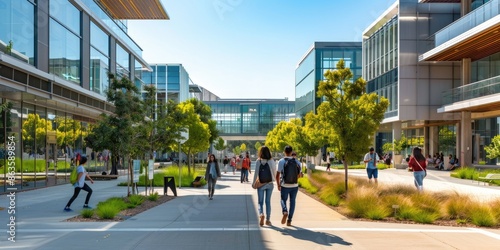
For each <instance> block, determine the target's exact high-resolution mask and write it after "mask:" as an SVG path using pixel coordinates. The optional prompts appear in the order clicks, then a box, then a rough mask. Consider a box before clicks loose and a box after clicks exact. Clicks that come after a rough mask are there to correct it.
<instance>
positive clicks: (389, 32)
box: [363, 17, 399, 118]
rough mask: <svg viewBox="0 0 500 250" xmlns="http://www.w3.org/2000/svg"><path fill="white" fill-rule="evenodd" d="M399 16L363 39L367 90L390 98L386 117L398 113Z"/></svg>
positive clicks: (364, 73)
mask: <svg viewBox="0 0 500 250" xmlns="http://www.w3.org/2000/svg"><path fill="white" fill-rule="evenodd" d="M398 39H399V38H398V18H397V17H394V18H392V19H391V20H390V21H388V22H387V23H386V24H385V25H384V26H382V27H381V28H380V29H379V30H378V31H376V32H375V33H374V34H373V35H371V36H370V37H369V38H368V39H364V40H363V58H364V64H363V76H364V77H365V80H366V81H367V92H368V93H371V92H375V93H377V94H378V95H379V96H383V97H385V98H387V99H388V100H389V107H388V108H387V111H386V112H385V118H388V117H393V116H397V115H398V99H399V97H398Z"/></svg>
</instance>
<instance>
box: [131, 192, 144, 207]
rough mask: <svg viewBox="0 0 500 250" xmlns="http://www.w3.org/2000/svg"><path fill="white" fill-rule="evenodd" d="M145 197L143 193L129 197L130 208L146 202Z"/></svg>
mask: <svg viewBox="0 0 500 250" xmlns="http://www.w3.org/2000/svg"><path fill="white" fill-rule="evenodd" d="M144 200H145V198H144V196H142V195H139V194H134V195H131V196H129V197H128V203H129V204H128V205H127V206H128V208H134V207H137V206H139V205H141V204H142V203H143V202H144Z"/></svg>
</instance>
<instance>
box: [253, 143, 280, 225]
mask: <svg viewBox="0 0 500 250" xmlns="http://www.w3.org/2000/svg"><path fill="white" fill-rule="evenodd" d="M258 156H259V158H258V159H257V161H256V162H255V174H254V176H253V182H252V183H255V182H256V181H257V179H259V182H260V183H265V184H264V185H263V186H261V187H259V188H257V197H258V202H259V220H260V221H259V224H260V226H263V225H264V211H263V205H264V196H265V201H266V225H268V226H271V195H272V193H273V189H274V184H273V182H275V181H276V177H275V176H276V165H275V163H274V160H273V159H272V157H271V152H270V150H269V148H268V147H266V146H262V147H260V149H259V154H258Z"/></svg>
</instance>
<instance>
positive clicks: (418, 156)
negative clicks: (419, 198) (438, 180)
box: [363, 147, 427, 191]
mask: <svg viewBox="0 0 500 250" xmlns="http://www.w3.org/2000/svg"><path fill="white" fill-rule="evenodd" d="M404 160H405V161H406V162H407V163H408V167H409V168H410V169H412V170H413V178H414V184H415V187H416V188H417V189H418V190H419V191H423V181H424V178H425V177H426V176H427V159H426V158H425V156H424V155H423V154H422V150H421V149H420V148H419V147H415V148H414V149H413V154H412V155H409V156H408V157H407V158H406V159H404ZM363 161H364V163H365V166H366V173H367V175H368V181H369V182H370V183H371V182H372V179H373V180H374V182H375V184H376V183H377V178H378V168H377V163H378V162H379V161H380V158H379V156H378V154H377V153H376V152H375V149H374V148H370V152H368V153H366V154H365V157H364V159H363Z"/></svg>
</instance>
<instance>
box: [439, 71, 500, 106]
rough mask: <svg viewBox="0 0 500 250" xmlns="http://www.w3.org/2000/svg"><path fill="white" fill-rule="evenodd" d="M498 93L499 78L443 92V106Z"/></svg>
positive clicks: (499, 87) (499, 90) (499, 89)
mask: <svg viewBox="0 0 500 250" xmlns="http://www.w3.org/2000/svg"><path fill="white" fill-rule="evenodd" d="M498 93H500V76H495V77H492V78H489V79H485V80H482V81H478V82H475V83H471V84H467V85H465V86H460V87H458V88H454V89H450V90H447V91H445V92H443V105H449V104H452V103H455V102H460V101H465V100H469V99H473V98H478V97H483V96H487V95H493V94H498Z"/></svg>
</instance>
